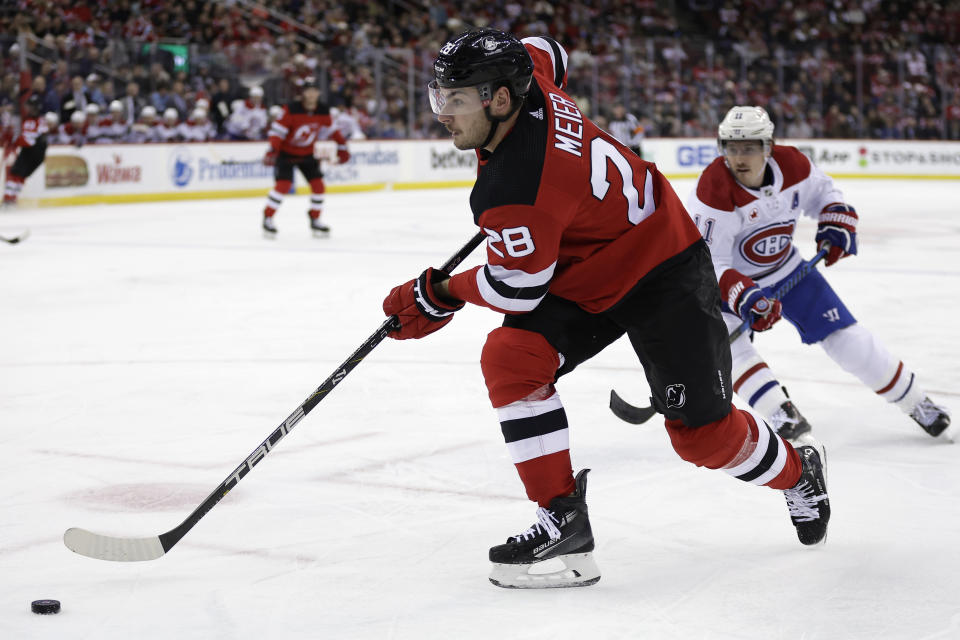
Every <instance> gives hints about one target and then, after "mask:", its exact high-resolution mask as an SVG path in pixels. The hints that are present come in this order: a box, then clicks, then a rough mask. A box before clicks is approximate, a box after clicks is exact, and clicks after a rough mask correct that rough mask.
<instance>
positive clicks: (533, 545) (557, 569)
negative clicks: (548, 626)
mask: <svg viewBox="0 0 960 640" xmlns="http://www.w3.org/2000/svg"><path fill="white" fill-rule="evenodd" d="M589 471H590V470H589V469H584V470H582V471H581V472H580V473H578V474H577V478H576V483H577V488H576V491H575V492H574V494H573V495H572V496H561V497H557V498H554V499H553V500H551V501H550V508H549V509H544V508H543V507H540V508H539V509H537V522H536V523H534V525H533V526H531V527H530V528H529V529H527V530H526V531H524V532H523V533H521V534H519V535H516V536H513V537H511V538H508V539H507V542H506V544H501V545H497V546H496V547H491V549H490V562H492V563H493V569H492V571H491V572H490V582H492V583H493V584H495V585H497V586H498V587H507V588H512V589H546V588H550V587H585V586H587V585H591V584H594V583H596V582H597V581H598V580H600V570H599V569H598V568H597V565H596V563H595V562H594V561H593V553H592V551H593V532H592V531H591V529H590V518H589V516H588V515H587V502H586V495H587V473H588V472H589Z"/></svg>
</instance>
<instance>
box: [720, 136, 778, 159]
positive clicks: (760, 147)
mask: <svg viewBox="0 0 960 640" xmlns="http://www.w3.org/2000/svg"><path fill="white" fill-rule="evenodd" d="M768 144H769V143H768V142H767V141H766V140H722V141H721V142H720V151H721V153H722V154H723V155H724V157H727V158H729V157H730V156H736V157H739V156H746V157H754V156H760V155H766V154H767V153H768V151H769V147H768Z"/></svg>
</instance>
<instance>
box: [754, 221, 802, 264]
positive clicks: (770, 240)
mask: <svg viewBox="0 0 960 640" xmlns="http://www.w3.org/2000/svg"><path fill="white" fill-rule="evenodd" d="M795 224H796V223H795V222H793V221H790V222H775V223H773V224H770V225H767V226H765V227H762V228H760V229H757V230H756V231H753V232H752V233H750V235H748V236H747V237H746V238H744V239H743V241H741V242H740V255H741V256H743V258H744V259H745V260H746V261H747V262H749V263H750V264H752V265H756V266H758V267H772V266H775V265H777V264H780V263H781V262H782V261H783V260H784V259H785V258H786V257H787V256H788V255H789V253H790V243H791V239H792V238H793V229H794V225H795Z"/></svg>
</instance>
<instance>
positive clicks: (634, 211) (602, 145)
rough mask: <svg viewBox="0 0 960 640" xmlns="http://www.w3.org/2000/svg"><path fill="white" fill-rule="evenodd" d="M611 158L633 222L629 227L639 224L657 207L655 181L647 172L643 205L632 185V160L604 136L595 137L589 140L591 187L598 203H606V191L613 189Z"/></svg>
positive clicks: (644, 181)
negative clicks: (608, 167) (611, 185)
mask: <svg viewBox="0 0 960 640" xmlns="http://www.w3.org/2000/svg"><path fill="white" fill-rule="evenodd" d="M608 158H609V159H610V161H611V162H613V166H614V167H616V169H617V171H618V172H619V173H620V180H621V182H622V183H623V197H624V198H626V199H627V219H628V220H630V224H640V223H641V222H642V221H643V220H644V219H646V218H647V217H648V216H649V215H650V214H652V213H653V212H654V211H655V210H656V208H657V205H656V203H655V202H654V201H653V179H652V177H651V176H650V170H649V169H648V170H647V173H646V175H645V176H644V177H643V201H642V202H641V200H640V191H639V190H638V189H637V187H636V186H634V184H633V167H632V166H631V165H630V161H629V160H627V159H626V158H624V157H623V154H622V153H620V151H619V150H618V149H617V148H616V147H615V146H613V145H612V144H611V143H610V142H608V141H606V140H604V139H603V138H601V137H596V138H594V139H593V140H591V141H590V188H591V189H592V191H593V197H594V198H596V199H597V200H603V199H604V198H605V197H606V196H607V190H609V189H610V181H609V180H607V159H608Z"/></svg>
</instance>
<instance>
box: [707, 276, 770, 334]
mask: <svg viewBox="0 0 960 640" xmlns="http://www.w3.org/2000/svg"><path fill="white" fill-rule="evenodd" d="M720 291H721V292H722V293H723V299H724V301H725V302H726V303H727V306H728V307H729V308H730V309H731V310H732V311H733V312H734V313H736V314H737V315H738V316H740V317H741V318H743V321H744V322H749V323H750V328H751V329H753V330H754V331H766V330H767V329H769V328H770V327H772V326H773V325H774V324H775V323H776V322H777V320H779V319H780V311H781V309H782V307H783V305H781V304H780V301H779V300H775V299H771V298H768V297H767V296H766V295H764V292H763V289H761V288H760V287H759V286H758V285H757V283H756V282H754V281H753V279H752V278H748V277H747V276H745V275H743V274H742V273H740V272H739V271H737V270H735V269H727V270H726V271H724V272H723V275H722V276H721V277H720Z"/></svg>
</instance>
